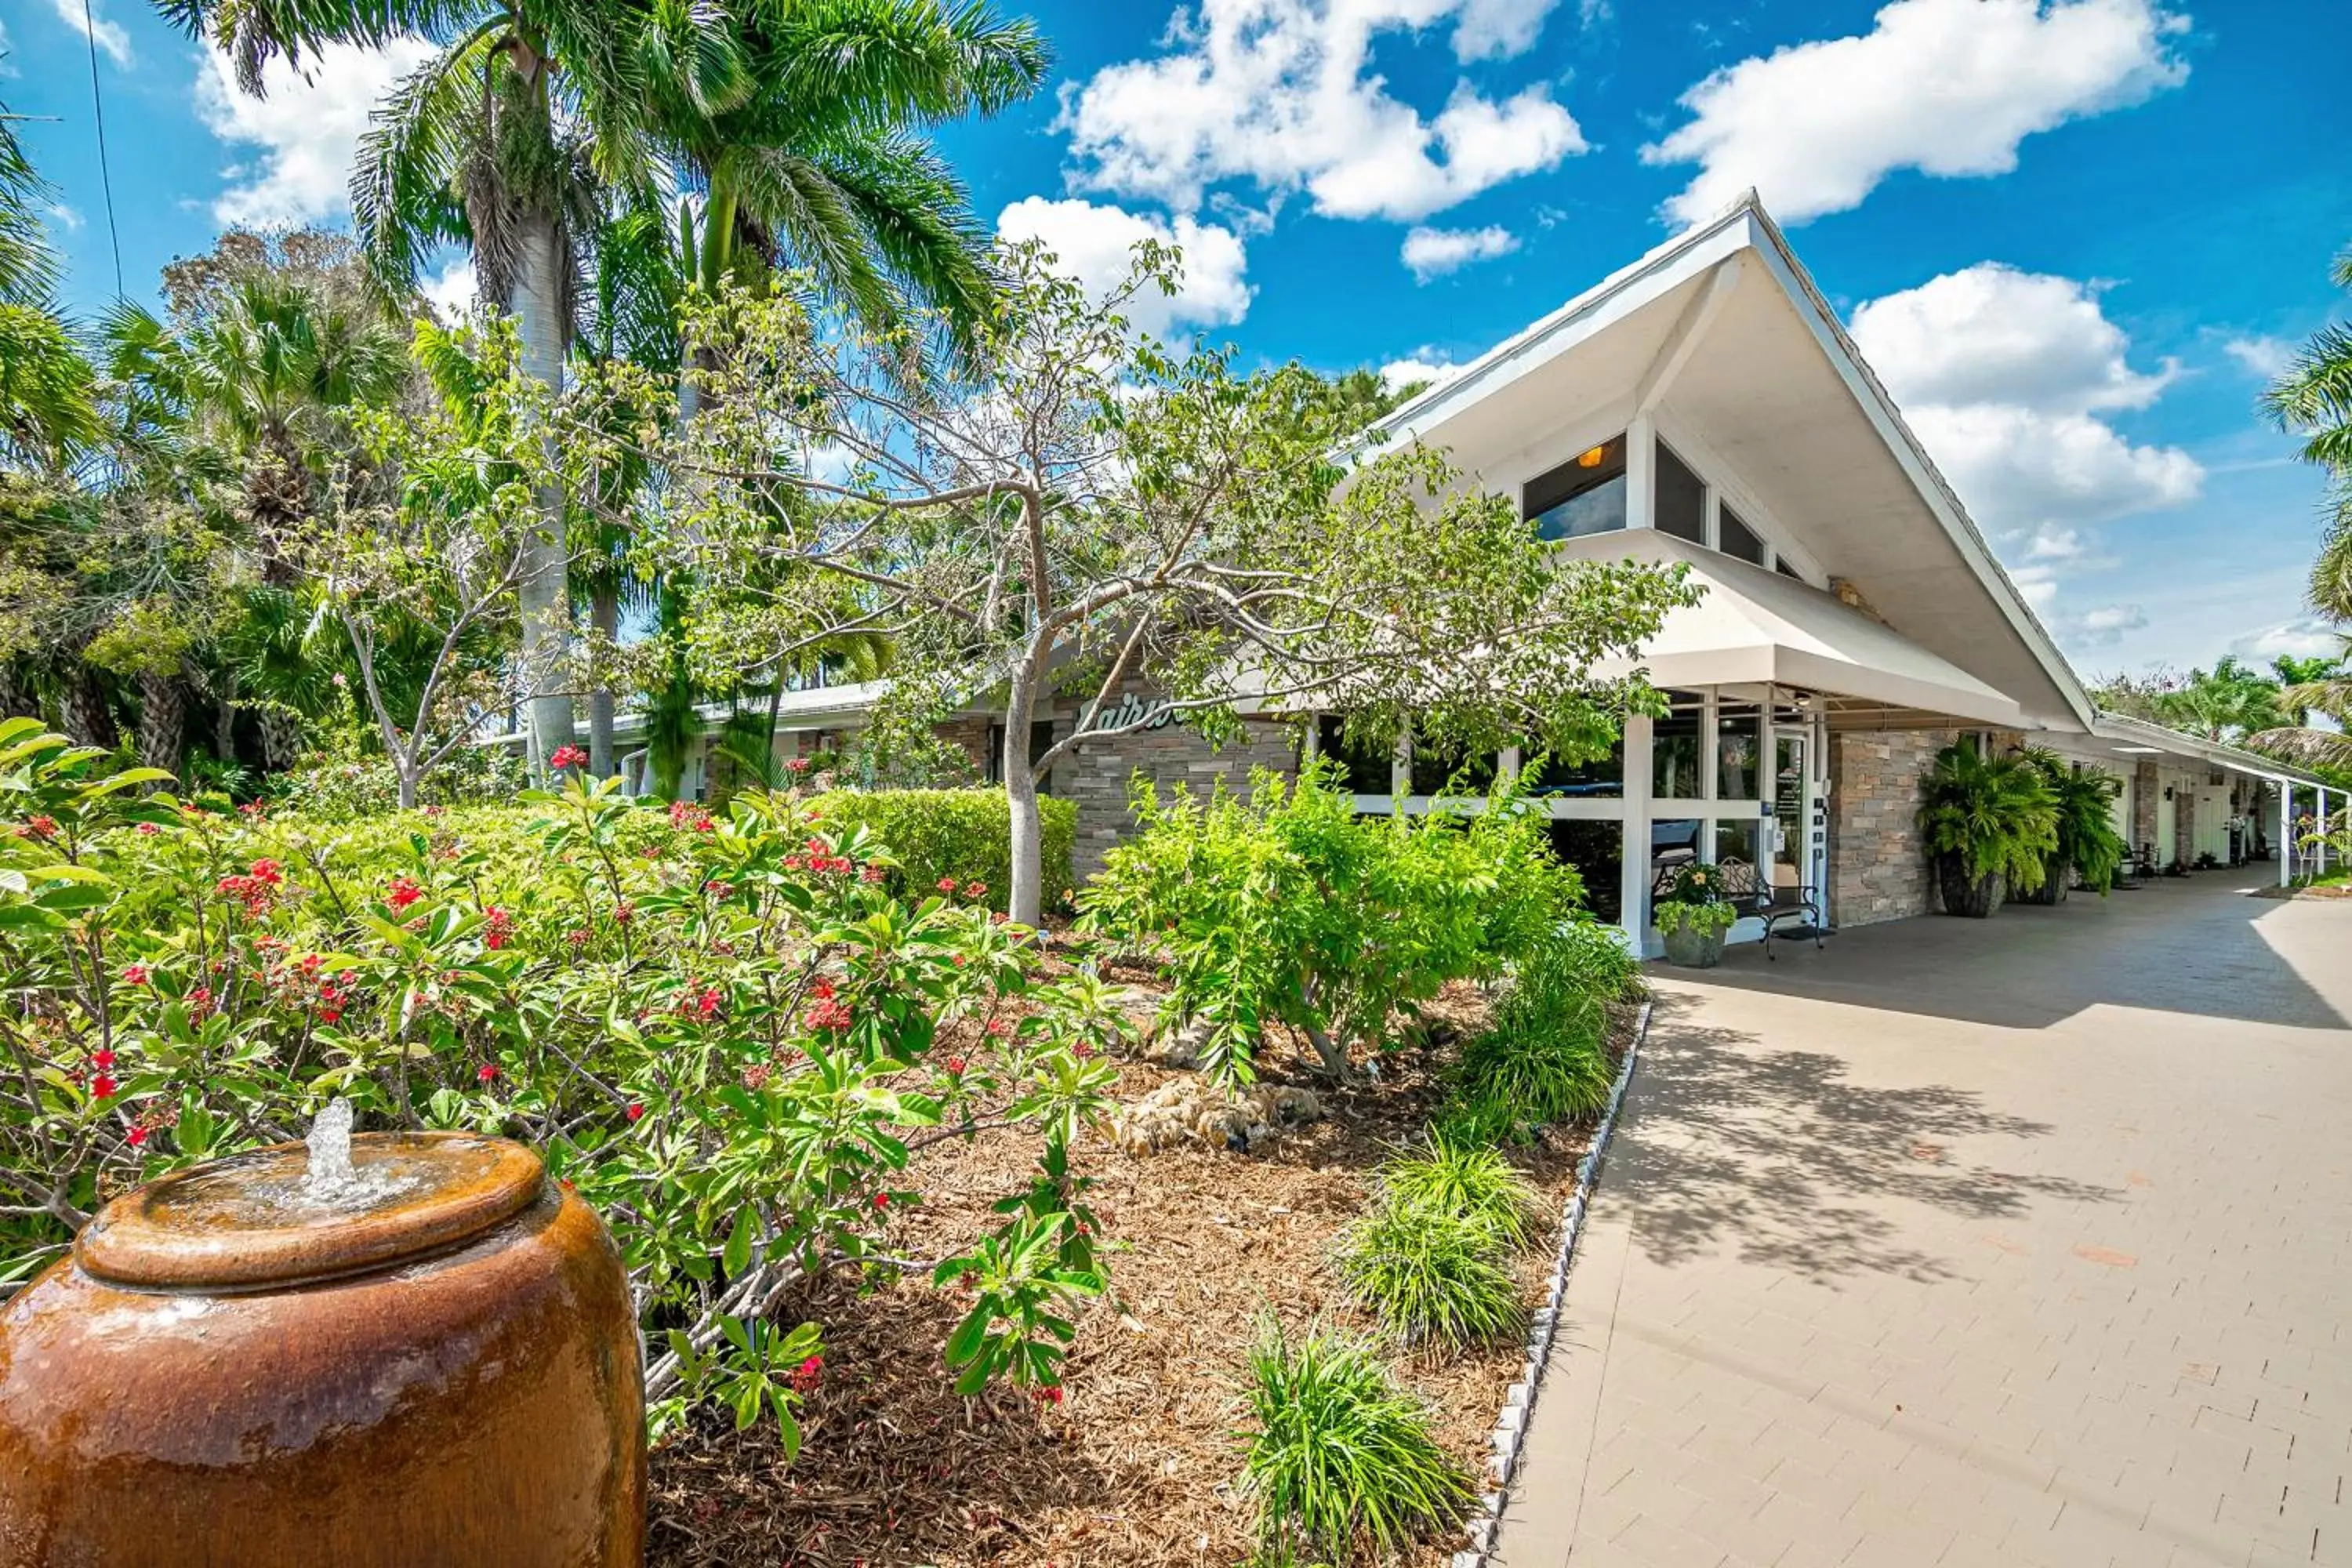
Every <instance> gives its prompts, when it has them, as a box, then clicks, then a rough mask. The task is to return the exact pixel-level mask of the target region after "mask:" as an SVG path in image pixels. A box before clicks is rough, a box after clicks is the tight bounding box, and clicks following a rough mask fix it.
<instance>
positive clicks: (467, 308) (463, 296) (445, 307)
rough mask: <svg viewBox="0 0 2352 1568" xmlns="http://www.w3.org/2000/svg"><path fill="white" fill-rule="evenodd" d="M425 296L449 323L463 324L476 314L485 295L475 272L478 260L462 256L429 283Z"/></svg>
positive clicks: (424, 289)
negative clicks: (477, 302)
mask: <svg viewBox="0 0 2352 1568" xmlns="http://www.w3.org/2000/svg"><path fill="white" fill-rule="evenodd" d="M422 292H423V293H424V295H425V299H426V300H429V301H431V303H432V306H433V308H434V309H435V310H438V311H439V312H440V313H441V319H442V320H443V321H464V320H465V319H466V318H467V316H470V315H472V314H473V311H474V304H475V301H476V300H477V299H478V297H479V296H480V292H481V280H480V277H479V275H478V274H477V273H476V272H475V270H474V258H472V257H470V256H461V257H459V258H457V260H455V261H452V262H451V263H449V265H448V266H446V267H445V268H442V269H441V270H440V272H438V273H437V274H436V275H435V276H433V277H431V278H428V279H425V284H424V288H423V289H422Z"/></svg>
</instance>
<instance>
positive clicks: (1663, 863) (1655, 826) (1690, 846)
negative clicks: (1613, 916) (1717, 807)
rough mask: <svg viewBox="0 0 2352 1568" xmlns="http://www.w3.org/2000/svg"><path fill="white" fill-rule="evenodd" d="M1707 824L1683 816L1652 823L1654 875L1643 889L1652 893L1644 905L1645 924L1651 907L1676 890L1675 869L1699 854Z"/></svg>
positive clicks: (1651, 851)
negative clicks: (1700, 841)
mask: <svg viewBox="0 0 2352 1568" xmlns="http://www.w3.org/2000/svg"><path fill="white" fill-rule="evenodd" d="M1706 828H1707V825H1706V823H1704V822H1700V821H1698V820H1696V819H1695V818H1692V817H1680V818H1675V819H1670V820H1668V821H1664V822H1653V823H1652V824H1650V879H1649V881H1648V883H1647V884H1646V885H1645V886H1644V889H1643V891H1644V892H1645V893H1646V894H1647V895H1648V897H1647V899H1646V900H1645V901H1644V902H1643V906H1642V919H1643V924H1645V925H1646V924H1648V923H1649V916H1650V910H1652V909H1654V908H1655V907H1656V905H1657V901H1658V900H1660V899H1663V898H1665V897H1666V896H1667V895H1669V894H1671V893H1672V892H1673V891H1674V890H1675V872H1677V871H1679V870H1681V869H1682V868H1684V867H1685V866H1688V865H1691V864H1693V863H1695V862H1696V860H1697V859H1698V858H1699V853H1698V844H1699V836H1700V835H1701V834H1703V833H1705V832H1706Z"/></svg>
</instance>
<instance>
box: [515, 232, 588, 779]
mask: <svg viewBox="0 0 2352 1568" xmlns="http://www.w3.org/2000/svg"><path fill="white" fill-rule="evenodd" d="M521 228H522V234H521V238H520V257H519V264H518V265H517V267H516V268H515V282H514V288H513V289H512V290H511V292H510V293H509V295H508V298H507V310H508V313H509V314H510V315H511V316H513V318H514V320H515V328H516V332H517V335H518V336H519V337H520V341H521V367H522V371H523V374H526V375H529V376H530V377H532V378H533V379H535V380H537V381H539V382H541V384H545V385H546V386H547V387H549V388H550V389H551V390H553V391H558V392H560V391H562V388H563V353H564V348H565V342H564V327H565V319H566V315H567V312H566V310H564V278H565V273H566V271H567V270H568V269H567V268H566V267H565V265H564V260H565V258H564V253H563V233H562V227H561V226H559V225H558V224H557V222H556V221H555V219H554V218H553V217H552V216H550V215H547V214H541V213H532V214H529V215H527V216H524V217H523V219H522V220H521ZM539 512H540V520H539V526H538V527H537V528H536V529H535V530H533V531H532V533H531V536H530V538H529V539H528V540H526V541H525V542H524V543H523V567H522V583H521V600H522V616H523V625H522V651H523V665H524V668H525V670H526V672H527V676H528V679H529V686H528V692H529V695H530V733H531V753H532V762H533V765H534V766H535V767H537V768H538V769H540V770H541V771H542V772H544V770H545V768H546V765H547V759H548V758H549V757H551V756H553V755H554V754H555V752H556V751H557V750H558V749H559V748H561V747H564V746H569V745H571V744H572V742H573V740H574V738H575V736H576V734H577V726H576V724H575V721H574V719H573V715H572V690H571V685H572V670H571V668H570V656H571V651H572V593H571V585H570V584H569V582H568V581H567V578H568V575H569V571H570V566H571V560H572V552H571V551H570V549H569V548H568V547H567V544H566V542H565V539H564V520H563V494H562V490H561V489H557V488H556V487H554V486H547V487H545V488H543V489H541V491H540V495H539Z"/></svg>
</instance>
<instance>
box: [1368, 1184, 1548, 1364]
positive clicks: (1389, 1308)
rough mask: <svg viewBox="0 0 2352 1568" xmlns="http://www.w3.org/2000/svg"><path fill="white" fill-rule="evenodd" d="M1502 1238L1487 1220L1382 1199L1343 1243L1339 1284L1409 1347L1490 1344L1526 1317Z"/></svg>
mask: <svg viewBox="0 0 2352 1568" xmlns="http://www.w3.org/2000/svg"><path fill="white" fill-rule="evenodd" d="M1339 1278H1340V1279H1341V1280H1342V1282H1344V1283H1345V1284H1346V1286H1347V1288H1348V1292H1349V1295H1351V1296H1353V1297H1354V1298H1355V1300H1356V1302H1357V1304H1358V1305H1360V1306H1361V1307H1363V1308H1365V1309H1366V1310H1369V1311H1370V1312H1371V1313H1372V1314H1373V1316H1375V1317H1377V1318H1378V1319H1380V1321H1381V1326H1383V1327H1384V1328H1387V1329H1389V1330H1390V1331H1393V1332H1394V1333H1395V1334H1397V1335H1398V1336H1399V1337H1400V1338H1401V1339H1402V1340H1403V1341H1404V1342H1405V1343H1407V1344H1409V1345H1411V1344H1423V1343H1434V1344H1439V1345H1443V1346H1444V1347H1446V1348H1447V1349H1449V1350H1461V1349H1463V1348H1465V1346H1469V1345H1478V1344H1486V1343H1488V1342H1492V1341H1494V1340H1497V1339H1500V1338H1501V1337H1502V1336H1504V1335H1505V1334H1507V1333H1510V1332H1512V1331H1514V1330H1516V1329H1517V1328H1518V1326H1519V1324H1520V1321H1521V1320H1522V1319H1523V1317H1524V1316H1525V1314H1524V1313H1523V1312H1522V1310H1520V1307H1519V1289H1518V1284H1517V1281H1516V1280H1514V1279H1512V1278H1511V1271H1510V1269H1509V1268H1508V1267H1507V1247H1506V1244H1505V1242H1504V1239H1503V1237H1502V1236H1501V1234H1500V1233H1498V1232H1497V1231H1496V1228H1495V1226H1493V1225H1492V1224H1491V1223H1490V1222H1489V1221H1487V1220H1486V1218H1485V1217H1483V1216H1480V1217H1473V1216H1471V1215H1464V1214H1459V1213H1456V1212H1454V1211H1453V1210H1451V1209H1448V1208H1444V1207H1442V1206H1439V1205H1435V1204H1427V1203H1416V1202H1412V1201H1409V1200H1402V1199H1400V1198H1398V1197H1397V1196H1395V1195H1394V1194H1384V1195H1383V1196H1382V1197H1381V1198H1380V1199H1379V1200H1377V1201H1376V1202H1375V1203H1374V1204H1373V1205H1372V1206H1371V1208H1370V1210H1369V1211H1368V1212H1367V1213H1366V1214H1365V1215H1364V1216H1363V1217H1362V1218H1361V1219H1360V1220H1358V1221H1357V1222H1356V1223H1355V1224H1354V1225H1352V1226H1349V1227H1348V1230H1347V1232H1346V1234H1345V1235H1344V1236H1343V1237H1341V1238H1340V1242H1339Z"/></svg>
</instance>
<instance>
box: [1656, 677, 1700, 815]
mask: <svg viewBox="0 0 2352 1568" xmlns="http://www.w3.org/2000/svg"><path fill="white" fill-rule="evenodd" d="M1702 717H1703V714H1702V713H1701V711H1700V708H1699V700H1698V698H1697V697H1696V696H1695V695H1693V694H1692V693H1689V692H1678V693H1675V707H1674V711H1673V712H1671V713H1669V714H1668V715H1666V717H1664V718H1663V719H1660V720H1657V721H1654V724H1653V725H1652V728H1651V731H1650V794H1651V795H1653V796H1654V797H1655V798H1656V799H1659V800H1696V799H1697V798H1698V758H1699V750H1698V745H1699V733H1698V727H1699V721H1700V719H1701V718H1702Z"/></svg>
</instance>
